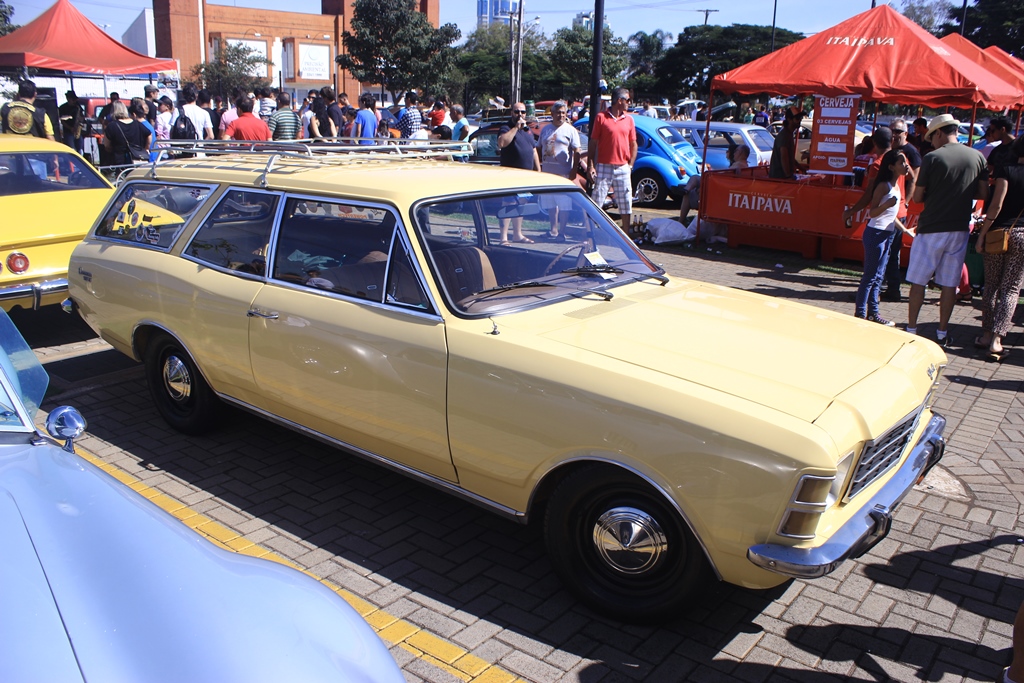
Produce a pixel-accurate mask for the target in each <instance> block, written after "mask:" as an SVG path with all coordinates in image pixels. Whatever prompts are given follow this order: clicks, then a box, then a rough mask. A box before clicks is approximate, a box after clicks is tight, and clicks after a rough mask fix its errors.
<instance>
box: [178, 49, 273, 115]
mask: <svg viewBox="0 0 1024 683" xmlns="http://www.w3.org/2000/svg"><path fill="white" fill-rule="evenodd" d="M271 63H272V62H270V61H269V60H268V59H267V58H266V57H264V56H263V55H262V54H260V53H259V52H257V51H256V50H253V49H252V48H251V47H248V46H246V45H242V44H240V43H228V42H226V41H223V42H221V45H220V49H219V50H218V51H217V55H216V57H215V58H214V59H213V61H209V62H203V63H202V64H197V65H195V66H194V67H192V77H193V78H194V79H196V81H198V82H199V83H202V84H203V87H204V88H206V89H207V90H209V91H210V95H211V96H214V95H220V96H221V97H223V98H224V99H225V101H228V99H229V98H230V97H231V91H232V89H234V88H236V87H237V88H239V89H241V90H244V91H245V92H252V91H254V90H256V89H257V88H264V87H267V86H268V85H270V81H269V80H268V79H266V78H261V77H259V76H254V75H253V74H254V73H266V67H267V66H269V65H270V64H271Z"/></svg>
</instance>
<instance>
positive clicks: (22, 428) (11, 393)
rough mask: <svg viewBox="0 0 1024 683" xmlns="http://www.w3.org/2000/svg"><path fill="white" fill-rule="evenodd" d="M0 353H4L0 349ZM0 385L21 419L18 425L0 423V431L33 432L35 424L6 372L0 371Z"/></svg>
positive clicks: (14, 432)
mask: <svg viewBox="0 0 1024 683" xmlns="http://www.w3.org/2000/svg"><path fill="white" fill-rule="evenodd" d="M0 353H6V352H5V351H0ZM0 386H2V387H3V389H4V393H6V394H7V396H8V397H9V398H10V399H11V402H12V403H13V406H12V407H13V408H14V412H15V414H16V415H17V416H18V419H19V420H21V424H20V425H0V432H4V433H10V434H34V433H35V432H36V428H35V425H33V423H32V418H31V417H30V416H29V414H28V411H27V410H25V404H24V402H23V401H22V400H21V394H19V393H18V392H17V391H15V390H14V382H12V381H11V379H10V378H9V377H8V376H7V373H6V372H2V371H0Z"/></svg>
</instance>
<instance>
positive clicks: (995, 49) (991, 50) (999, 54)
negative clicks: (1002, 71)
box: [982, 45, 1024, 78]
mask: <svg viewBox="0 0 1024 683" xmlns="http://www.w3.org/2000/svg"><path fill="white" fill-rule="evenodd" d="M982 52H984V53H985V54H987V55H990V56H992V57H995V58H996V59H998V60H999V61H1000V62H1001V63H1002V64H1003V65H1004V66H1006V67H1007V68H1008V69H1010V70H1011V71H1013V72H1014V73H1017V74H1020V76H1021V77H1022V78H1024V62H1022V61H1021V60H1019V59H1017V58H1016V57H1014V56H1013V55H1011V54H1010V53H1008V52H1006V51H1005V50H1003V49H1002V48H1001V47H999V46H997V45H990V46H988V47H986V48H985V49H984V50H982Z"/></svg>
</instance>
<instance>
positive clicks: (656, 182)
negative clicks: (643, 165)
mask: <svg viewBox="0 0 1024 683" xmlns="http://www.w3.org/2000/svg"><path fill="white" fill-rule="evenodd" d="M666 199H668V188H666V187H665V183H664V181H663V180H662V179H661V177H659V176H658V174H657V173H654V172H652V171H648V170H643V171H638V172H636V173H634V174H633V203H634V204H646V205H648V206H657V205H659V204H661V203H663V202H664V201H665V200H666Z"/></svg>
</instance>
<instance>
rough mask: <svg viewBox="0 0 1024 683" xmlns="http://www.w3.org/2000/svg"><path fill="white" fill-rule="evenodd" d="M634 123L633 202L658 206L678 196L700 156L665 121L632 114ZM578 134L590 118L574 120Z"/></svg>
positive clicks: (697, 170) (586, 127) (697, 167)
mask: <svg viewBox="0 0 1024 683" xmlns="http://www.w3.org/2000/svg"><path fill="white" fill-rule="evenodd" d="M631 116H633V123H634V124H635V126H636V143H637V155H636V164H634V165H633V173H632V181H633V203H634V204H638V205H641V206H658V205H661V204H664V203H666V202H667V201H668V200H669V199H675V200H678V199H682V197H683V193H684V192H685V191H686V181H688V180H689V179H690V177H691V176H695V175H699V174H700V157H698V156H697V153H696V152H695V151H694V149H693V146H692V145H691V144H690V143H689V142H687V141H686V139H685V138H684V137H683V136H682V135H681V134H680V133H679V131H677V130H676V129H675V128H673V127H672V125H671V124H670V123H669V122H667V121H662V120H660V119H655V118H651V117H650V116H642V115H632V114H631ZM573 125H575V126H576V129H577V130H578V131H580V133H581V134H585V133H586V132H587V130H589V128H590V118H589V117H584V118H582V119H580V120H579V121H577V122H576V123H575V124H573Z"/></svg>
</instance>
